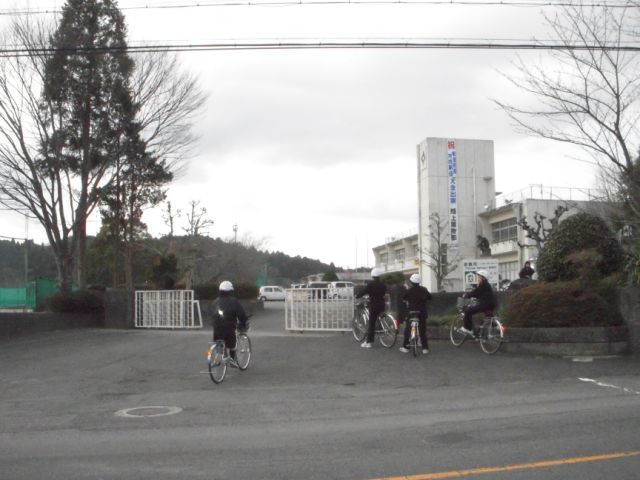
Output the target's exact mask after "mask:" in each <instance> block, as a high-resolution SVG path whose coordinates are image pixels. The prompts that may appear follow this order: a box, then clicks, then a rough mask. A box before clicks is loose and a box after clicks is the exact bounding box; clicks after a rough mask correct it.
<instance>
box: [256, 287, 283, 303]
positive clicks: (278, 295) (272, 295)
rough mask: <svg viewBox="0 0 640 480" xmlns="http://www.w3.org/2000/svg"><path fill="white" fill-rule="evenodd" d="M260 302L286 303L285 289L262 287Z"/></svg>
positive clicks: (259, 293) (259, 294) (259, 296)
mask: <svg viewBox="0 0 640 480" xmlns="http://www.w3.org/2000/svg"><path fill="white" fill-rule="evenodd" d="M258 300H262V301H263V302H268V301H272V300H282V301H284V288H282V287H278V286H277V285H265V286H264V287H260V291H259V292H258Z"/></svg>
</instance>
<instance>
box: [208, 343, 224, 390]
mask: <svg viewBox="0 0 640 480" xmlns="http://www.w3.org/2000/svg"><path fill="white" fill-rule="evenodd" d="M223 357H224V344H222V343H216V344H215V345H212V346H211V348H210V349H209V355H208V360H207V363H208V364H209V376H210V377H211V380H213V382H214V383H221V382H222V381H223V380H224V376H225V375H226V374H227V362H225V361H224V359H223Z"/></svg>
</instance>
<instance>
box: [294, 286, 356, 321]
mask: <svg viewBox="0 0 640 480" xmlns="http://www.w3.org/2000/svg"><path fill="white" fill-rule="evenodd" d="M353 308H354V305H353V289H352V288H348V289H339V291H335V290H331V289H328V288H292V289H289V290H286V293H285V328H286V329H287V330H295V331H337V332H341V331H348V330H351V321H352V320H353Z"/></svg>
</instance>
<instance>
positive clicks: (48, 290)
mask: <svg viewBox="0 0 640 480" xmlns="http://www.w3.org/2000/svg"><path fill="white" fill-rule="evenodd" d="M58 291H59V288H58V283H57V282H56V281H55V280H52V279H50V278H38V279H37V280H36V281H35V282H30V283H29V285H27V286H26V287H17V288H0V309H10V308H27V309H42V308H44V307H45V305H46V303H47V300H48V299H49V298H50V297H51V296H53V295H55V294H56V293H58Z"/></svg>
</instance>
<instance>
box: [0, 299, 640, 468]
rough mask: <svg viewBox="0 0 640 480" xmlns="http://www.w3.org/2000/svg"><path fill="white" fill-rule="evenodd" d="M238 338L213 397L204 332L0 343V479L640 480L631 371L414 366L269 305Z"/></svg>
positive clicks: (639, 374)
mask: <svg viewBox="0 0 640 480" xmlns="http://www.w3.org/2000/svg"><path fill="white" fill-rule="evenodd" d="M250 335H251V338H252V341H253V351H254V357H253V360H252V365H251V366H250V368H249V369H248V370H247V371H245V372H240V371H238V370H235V369H234V370H230V371H229V373H228V375H227V378H226V379H225V381H224V383H223V384H221V385H215V384H213V383H212V382H211V380H210V379H209V377H208V374H207V373H206V363H205V356H204V354H205V351H206V349H207V346H208V345H207V342H208V340H209V339H210V336H211V332H210V331H209V330H202V331H188V332H184V331H175V332H172V331H149V330H142V331H141V330H135V331H118V330H73V331H58V332H53V333H48V334H43V335H34V336H30V337H23V338H19V339H13V340H6V339H5V340H0V381H1V382H2V389H1V391H0V452H1V455H0V479H2V480H7V479H148V478H149V479H150V478H153V479H156V480H157V479H185V478H188V479H200V478H203V479H204V478H207V479H223V478H245V479H318V480H320V479H322V480H326V479H362V480H366V479H372V478H397V477H398V478H407V477H408V478H413V479H418V478H422V479H425V480H428V479H431V478H462V477H463V478H468V479H498V480H501V479H509V480H520V479H526V480H534V479H536V480H537V479H545V480H546V479H556V478H557V479H567V480H596V479H597V480H600V479H604V478H614V479H629V480H631V479H638V478H640V413H639V411H640V409H639V407H640V368H639V367H640V358H639V357H638V356H625V357H613V358H596V359H590V358H583V359H570V358H556V357H542V356H540V357H536V356H529V355H514V354H501V353H498V354H497V355H495V356H487V355H485V354H483V353H482V352H481V350H480V348H479V346H478V345H477V344H476V343H474V342H467V343H466V344H465V345H463V347H462V348H460V349H456V348H455V347H453V346H452V345H451V344H449V343H447V342H432V344H431V350H432V353H431V354H430V355H428V356H427V357H419V358H417V359H414V358H412V357H410V356H409V355H406V354H402V353H400V352H399V351H398V350H397V347H398V346H399V344H397V345H396V347H394V348H393V349H389V350H387V349H384V348H382V347H381V346H380V345H379V344H376V347H375V348H374V349H371V350H365V349H362V348H360V347H359V346H358V344H357V343H356V342H355V341H354V339H353V337H352V336H351V335H350V334H348V333H344V334H343V333H330V334H309V333H305V334H299V333H288V332H285V331H284V315H283V307H282V304H281V303H278V304H276V303H270V304H268V305H267V309H266V310H265V312H260V313H258V314H257V315H256V316H255V317H254V318H253V319H252V331H251V332H250ZM576 360H579V361H576ZM143 407H162V408H143ZM543 462H548V463H543Z"/></svg>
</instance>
